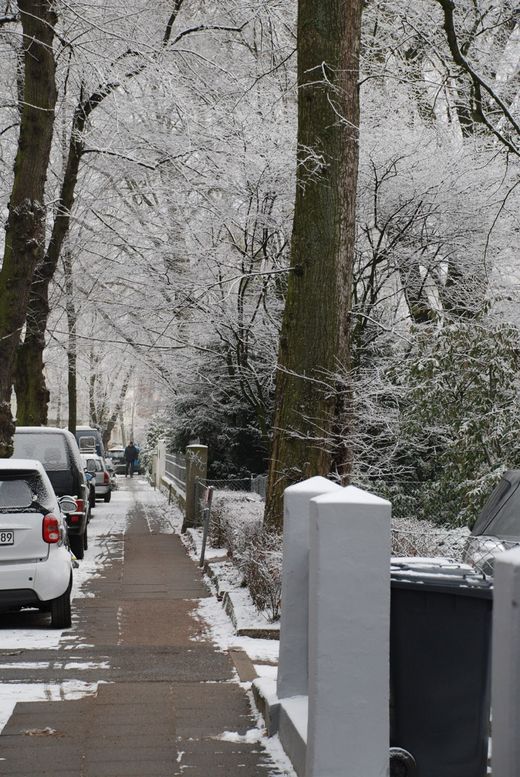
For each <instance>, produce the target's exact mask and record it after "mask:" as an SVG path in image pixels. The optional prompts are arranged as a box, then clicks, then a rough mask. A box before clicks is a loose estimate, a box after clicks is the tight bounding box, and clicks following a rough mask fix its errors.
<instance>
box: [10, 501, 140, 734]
mask: <svg viewBox="0 0 520 777" xmlns="http://www.w3.org/2000/svg"><path fill="white" fill-rule="evenodd" d="M142 493H143V495H145V498H148V493H149V491H148V489H143V492H142ZM151 494H152V497H151V499H152V500H153V499H154V497H153V491H152V492H151ZM139 496H141V494H139ZM128 507H129V492H128V491H118V490H116V491H113V492H112V499H111V501H110V503H109V504H105V503H104V502H98V503H97V504H96V508H95V510H94V513H93V516H92V519H91V521H90V523H89V525H88V541H89V547H88V550H87V551H86V553H85V558H84V559H82V561H80V562H79V567H78V568H77V569H75V570H74V575H73V579H74V582H73V586H72V598H73V599H78V598H81V597H83V596H86V595H87V594H86V592H85V591H84V587H85V585H86V583H87V582H88V581H89V580H91V579H92V578H93V577H95V576H96V575H98V574H100V570H101V569H102V567H103V565H104V564H105V563H106V562H107V561H108V559H109V558H110V559H111V560H113V559H114V558H117V557H119V558H121V557H122V555H123V542H122V541H121V539H120V537H118V536H117V535H121V534H123V533H124V531H125V528H126V524H127V511H128ZM72 612H73V623H72V628H71V629H67V630H63V631H62V630H59V629H52V628H50V626H47V621H45V625H37V626H35V625H32V624H31V625H30V627H29V626H28V627H27V628H25V626H24V621H26V622H27V621H29V622H30V619H31V618H34V616H33V615H32V614H31V613H30V611H25V612H21V613H17V614H16V615H13V616H11V615H9V616H8V623H9V627H8V628H2V627H1V626H2V621H1V620H0V661H1V662H2V663H1V664H0V669H1V670H2V674H3V679H4V682H2V683H1V684H0V731H1V730H2V728H3V727H4V726H5V724H6V722H7V721H8V720H9V718H10V716H11V714H12V711H13V709H14V706H15V704H16V703H17V702H24V701H45V700H54V699H56V700H58V699H79V698H81V697H82V696H86V695H91V694H94V693H96V691H97V687H98V683H97V682H95V683H86V682H84V681H82V680H80V679H77V680H67V681H66V682H63V683H10V682H6V681H5V679H6V677H8V674H7V673H8V670H9V669H10V668H13V667H14V666H16V667H17V668H26V669H28V670H31V669H39V668H41V669H47V668H48V667H49V665H50V664H52V665H53V666H54V664H55V662H26V663H22V664H20V663H16V664H9V663H8V658H9V656H10V655H11V656H18V655H20V654H21V653H23V652H25V651H29V650H54V649H56V648H57V647H58V646H59V644H60V642H61V643H62V647H63V646H64V643H66V642H69V643H70V647H71V648H74V649H76V648H78V647H81V648H85V647H87V646H86V645H84V644H81V645H78V644H77V642H75V635H74V623H75V616H74V605H73V607H72ZM65 646H66V647H69V645H65ZM64 668H65V669H67V670H71V669H74V670H76V671H77V672H78V674H81V673H82V672H84V671H86V670H89V669H90V670H91V669H93V668H95V669H99V670H101V671H102V670H106V669H109V668H110V666H109V664H108V662H106V661H103V662H97V663H92V662H87V661H84V662H82V661H81V660H79V659H77V660H75V661H74V662H70V661H69V662H67V663H65V664H64ZM100 682H103V681H102V680H101V681H100Z"/></svg>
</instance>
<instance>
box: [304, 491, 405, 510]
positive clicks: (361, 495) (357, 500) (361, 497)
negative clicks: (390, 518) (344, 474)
mask: <svg viewBox="0 0 520 777" xmlns="http://www.w3.org/2000/svg"><path fill="white" fill-rule="evenodd" d="M339 491H340V492H341V493H339V492H338V491H336V490H335V491H333V492H332V493H327V494H320V495H319V496H315V497H314V498H313V499H312V501H313V502H314V503H315V504H320V505H323V504H364V505H366V504H371V505H381V506H382V505H387V506H388V507H390V502H389V501H388V500H387V499H381V497H380V496H376V495H375V494H371V493H370V491H364V490H363V489H362V488H357V486H347V487H346V488H340V489H339Z"/></svg>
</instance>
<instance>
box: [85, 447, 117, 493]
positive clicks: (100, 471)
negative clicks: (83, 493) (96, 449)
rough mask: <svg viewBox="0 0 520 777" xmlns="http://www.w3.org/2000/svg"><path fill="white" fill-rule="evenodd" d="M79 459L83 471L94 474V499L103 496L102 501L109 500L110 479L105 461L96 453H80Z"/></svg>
mask: <svg viewBox="0 0 520 777" xmlns="http://www.w3.org/2000/svg"><path fill="white" fill-rule="evenodd" d="M81 459H82V461H83V467H84V469H85V472H88V473H90V474H91V475H93V476H94V486H95V490H96V499H100V498H101V497H103V501H105V502H110V500H111V498H112V479H111V477H110V472H109V471H108V469H107V467H106V465H105V462H104V460H103V458H102V457H101V456H98V455H97V453H82V454H81Z"/></svg>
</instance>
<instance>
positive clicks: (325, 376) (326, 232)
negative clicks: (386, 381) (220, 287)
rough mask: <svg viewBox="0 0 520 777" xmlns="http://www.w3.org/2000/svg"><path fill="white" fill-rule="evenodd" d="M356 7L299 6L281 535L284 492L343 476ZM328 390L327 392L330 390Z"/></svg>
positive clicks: (276, 517)
mask: <svg viewBox="0 0 520 777" xmlns="http://www.w3.org/2000/svg"><path fill="white" fill-rule="evenodd" d="M360 27H361V2H360V0H321V2H319V3H316V2H315V0H299V5H298V86H299V99H298V169H297V186H296V203H295V213H294V223H293V235H292V242H291V267H292V272H291V274H290V277H289V282H288V290H287V300H286V306H285V311H284V316H283V322H282V331H281V339H280V348H279V354H278V372H277V381H276V396H275V419H274V437H273V443H272V450H271V462H270V469H269V480H268V491H267V503H266V521H267V523H268V524H269V525H270V526H272V527H277V528H280V527H281V521H282V503H283V491H284V489H285V487H286V486H288V485H290V484H291V483H293V482H295V481H297V480H300V479H302V478H303V477H307V476H309V475H317V474H321V475H328V474H329V473H330V472H331V469H332V468H336V470H338V471H339V472H340V475H341V476H343V477H344V476H346V475H347V474H348V470H349V466H350V465H349V459H350V457H349V450H348V442H347V441H345V442H342V443H341V444H338V443H337V442H336V443H333V442H332V438H334V436H336V438H337V437H338V436H337V435H335V432H336V431H337V430H336V424H337V422H338V418H339V417H341V416H344V411H345V408H344V407H342V404H343V402H344V395H343V400H341V399H340V401H338V396H341V395H340V394H339V392H335V391H334V390H332V391H329V390H328V388H327V385H330V377H329V376H330V374H331V373H334V372H336V371H337V370H338V369H339V368H340V367H341V368H348V366H349V328H350V320H349V318H350V316H349V314H350V304H351V287H352V266H353V257H354V241H355V205H356V185H357V168H358V127H359V95H358V73H359V46H360ZM326 384H327V385H326Z"/></svg>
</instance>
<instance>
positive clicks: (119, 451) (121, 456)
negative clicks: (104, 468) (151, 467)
mask: <svg viewBox="0 0 520 777" xmlns="http://www.w3.org/2000/svg"><path fill="white" fill-rule="evenodd" d="M136 448H137V450H138V451H139V447H138V446H137V445H136ZM108 456H109V457H110V458H111V459H112V463H113V465H114V470H115V472H116V473H117V474H118V475H125V474H126V459H125V449H124V448H123V446H122V445H118V446H114V447H113V448H110V450H109V451H108ZM132 467H133V471H134V472H135V473H136V474H137V475H140V474H141V459H140V458H139V456H137V458H136V459H134V460H133V462H132Z"/></svg>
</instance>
